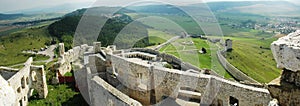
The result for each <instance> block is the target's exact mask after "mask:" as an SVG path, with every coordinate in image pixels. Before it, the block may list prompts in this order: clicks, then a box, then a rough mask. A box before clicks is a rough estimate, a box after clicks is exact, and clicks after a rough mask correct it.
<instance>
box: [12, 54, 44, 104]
mask: <svg viewBox="0 0 300 106" xmlns="http://www.w3.org/2000/svg"><path fill="white" fill-rule="evenodd" d="M31 63H32V58H29V59H28V60H27V61H26V63H24V67H23V68H22V69H20V70H19V71H18V72H17V73H16V74H14V75H13V76H12V77H11V78H9V79H8V80H7V82H8V84H9V85H10V87H11V88H12V89H13V90H14V94H15V97H16V98H15V100H14V105H15V106H19V105H22V106H24V105H27V103H28V98H29V96H31V95H32V91H33V89H35V90H36V91H37V92H38V94H39V98H46V96H47V94H48V88H47V84H46V76H45V73H44V68H43V66H33V65H31Z"/></svg>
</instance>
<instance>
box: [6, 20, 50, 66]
mask: <svg viewBox="0 0 300 106" xmlns="http://www.w3.org/2000/svg"><path fill="white" fill-rule="evenodd" d="M46 28H47V26H46V25H43V26H41V25H39V26H36V27H30V28H25V29H23V30H20V31H17V32H12V33H8V34H6V35H3V36H0V59H1V61H0V66H9V65H14V64H18V63H23V62H25V61H26V60H27V59H28V58H29V57H33V58H34V61H37V60H45V59H48V58H49V57H45V56H42V55H31V54H24V53H22V51H24V50H39V49H40V48H42V47H45V43H46V42H50V41H51V37H50V35H49V34H48V31H47V30H46Z"/></svg>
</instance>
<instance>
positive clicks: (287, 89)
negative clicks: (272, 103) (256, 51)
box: [268, 30, 300, 106]
mask: <svg viewBox="0 0 300 106" xmlns="http://www.w3.org/2000/svg"><path fill="white" fill-rule="evenodd" d="M299 42H300V30H297V31H296V32H294V33H290V34H289V35H287V36H285V37H282V38H279V39H278V40H277V41H274V42H273V43H272V44H271V50H272V53H273V55H274V58H275V60H276V62H277V67H278V68H281V69H283V72H282V74H281V77H280V78H277V79H276V80H274V81H272V82H271V83H269V85H268V87H269V88H268V89H269V91H270V93H271V95H272V97H273V98H275V99H277V101H278V104H279V105H280V106H298V105H299V104H300V98H299V97H300V43H299Z"/></svg>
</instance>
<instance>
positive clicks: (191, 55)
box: [160, 38, 232, 78]
mask: <svg viewBox="0 0 300 106" xmlns="http://www.w3.org/2000/svg"><path fill="white" fill-rule="evenodd" d="M191 40H192V41H193V42H194V45H191V46H187V45H181V44H180V43H182V42H183V41H189V40H187V39H179V40H177V41H176V42H175V43H172V44H169V45H167V46H165V47H163V48H161V49H160V51H161V52H165V53H168V54H172V55H174V56H176V57H179V58H181V59H182V60H183V61H185V62H189V63H191V64H193V65H195V66H197V67H199V68H208V69H213V70H214V71H215V72H216V73H218V74H219V75H221V76H224V77H225V78H232V77H231V75H229V73H228V72H226V70H225V69H224V68H223V67H222V65H221V64H220V63H219V62H218V60H217V57H216V51H217V46H216V45H214V44H208V43H207V42H206V41H205V40H202V39H199V38H192V39H191ZM183 46H185V47H183ZM202 47H204V48H205V49H206V50H207V53H206V54H200V53H199V52H198V50H200V49H201V48H202ZM182 50H193V52H190V51H182ZM195 54H197V55H196V56H195Z"/></svg>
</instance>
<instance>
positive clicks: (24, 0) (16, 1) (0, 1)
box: [0, 0, 300, 13]
mask: <svg viewBox="0 0 300 106" xmlns="http://www.w3.org/2000/svg"><path fill="white" fill-rule="evenodd" d="M96 1H97V0H0V13H3V12H10V11H18V10H23V9H31V8H47V7H52V6H57V5H62V4H70V5H72V4H80V3H85V4H87V3H89V4H90V5H93V4H95V2H96ZM134 1H137V0H98V1H97V2H98V3H96V4H101V5H104V6H116V5H125V4H128V3H131V2H134ZM148 1H151V0H148ZM160 1H164V2H168V3H170V2H171V3H176V4H177V3H178V4H182V5H184V4H190V3H199V2H201V1H204V2H213V1H255V0H160ZM256 1H259V0H256ZM264 1H266V0H264ZM287 1H291V2H293V3H297V4H300V0H287Z"/></svg>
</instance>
